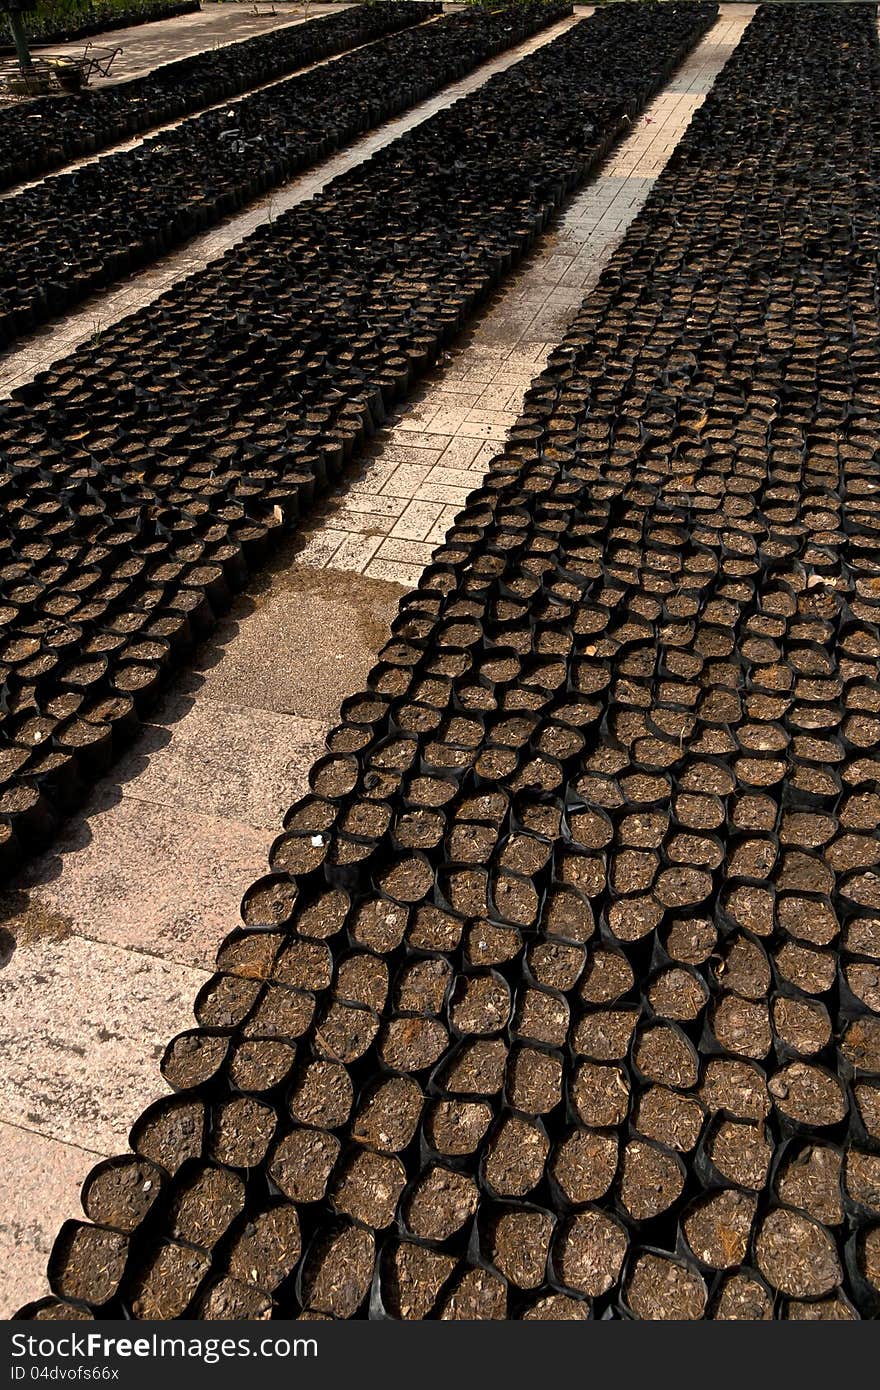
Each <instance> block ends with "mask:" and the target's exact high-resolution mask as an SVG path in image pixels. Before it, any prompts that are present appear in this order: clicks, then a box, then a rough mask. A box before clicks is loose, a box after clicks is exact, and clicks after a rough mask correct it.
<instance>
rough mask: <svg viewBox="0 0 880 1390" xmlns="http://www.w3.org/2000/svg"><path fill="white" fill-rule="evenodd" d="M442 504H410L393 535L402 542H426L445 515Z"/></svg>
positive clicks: (392, 531) (399, 519)
mask: <svg viewBox="0 0 880 1390" xmlns="http://www.w3.org/2000/svg"><path fill="white" fill-rule="evenodd" d="M443 510H444V508H443V504H442V503H440V502H423V501H418V502H410V503H409V505H408V506H407V508H406V510H405V511H404V512H403V515H402V516H400V517H399V518H398V520H397V521H396V522H395V523H394V526H393V529H392V530H391V533H390V534H391V535H392V536H394V537H397V538H399V539H400V540H409V541H424V540H427V538H428V535H429V533H430V532H431V531H432V529H433V528H434V526H435V525H436V524H437V522H438V520H439V519H440V517H441V516H442V515H443Z"/></svg>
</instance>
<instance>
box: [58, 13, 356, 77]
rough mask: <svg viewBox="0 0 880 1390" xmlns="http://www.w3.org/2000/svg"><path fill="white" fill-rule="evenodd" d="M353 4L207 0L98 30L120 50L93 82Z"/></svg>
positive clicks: (98, 41)
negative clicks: (173, 13)
mask: <svg viewBox="0 0 880 1390" xmlns="http://www.w3.org/2000/svg"><path fill="white" fill-rule="evenodd" d="M352 3H354V0H352ZM257 8H258V9H259V8H260V7H259V6H257ZM349 8H350V4H349V3H346V4H339V5H337V4H314V5H311V4H309V5H307V4H301V3H294V4H291V3H287V0H277V3H276V4H275V10H276V13H275V15H272V14H271V13H270V9H271V6H264V7H263V8H262V9H261V10H260V13H259V14H254V12H253V9H247V8H246V7H245V6H244V5H241V6H239V5H229V4H212V3H209V4H206V5H205V7H204V9H202V10H200V11H196V12H195V13H194V14H186V15H180V16H178V18H177V19H158V20H154V21H153V23H152V24H135V25H132V26H131V28H129V29H108V30H106V31H105V32H104V33H101V34H94V35H93V36H92V43H93V44H94V45H95V47H96V48H121V49H122V53H121V54H120V55H119V57H118V58H117V59H116V60H115V62H114V64H113V67H112V68H111V70H110V77H109V78H108V79H106V80H102V79H99V80H98V82H96V84H95V85H96V86H101V87H112V86H113V85H114V84H115V83H117V82H127V81H128V79H129V78H131V77H139V76H140V75H141V73H144V72H152V70H153V69H154V68H158V67H161V66H162V64H163V63H172V62H174V61H175V60H176V59H177V58H188V57H189V56H190V55H191V54H193V53H203V52H205V51H206V50H207V49H209V48H224V47H225V46H226V45H227V44H230V43H238V42H239V40H240V39H251V38H253V37H254V35H255V34H266V33H271V32H272V31H273V30H274V29H288V28H290V26H291V25H292V24H304V23H305V21H306V20H307V19H316V18H317V17H318V16H319V15H322V14H336V13H337V12H338V11H339V10H341V9H349ZM86 43H87V40H86V39H71V40H70V41H69V42H67V43H51V44H37V45H35V46H34V52H35V53H39V52H41V51H44V52H47V53H72V54H79V53H81V52H82V50H83V48H84V47H85V45H86Z"/></svg>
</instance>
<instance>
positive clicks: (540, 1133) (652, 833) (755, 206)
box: [31, 6, 880, 1319]
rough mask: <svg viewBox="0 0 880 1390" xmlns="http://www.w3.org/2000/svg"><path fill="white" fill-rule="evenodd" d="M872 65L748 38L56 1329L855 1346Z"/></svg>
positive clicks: (820, 12) (60, 1292) (870, 1292)
mask: <svg viewBox="0 0 880 1390" xmlns="http://www.w3.org/2000/svg"><path fill="white" fill-rule="evenodd" d="M876 45H877V41H876V31H875V28H874V16H873V14H870V13H868V12H867V11H866V10H865V9H863V8H861V7H856V6H853V7H837V6H833V7H832V6H822V7H818V6H817V7H806V6H805V7H789V6H785V7H779V8H775V7H773V8H769V9H763V10H761V11H760V12H759V14H758V16H757V18H756V19H755V21H754V22H753V23H752V25H751V26H750V27H749V29H748V31H747V33H746V35H745V38H744V40H743V42H742V43H741V45H740V47H739V49H738V50H737V52H736V53H735V55H734V57H733V59H732V60H731V62H730V63H729V64H728V66H727V67H726V69H725V70H724V72H723V73H722V75H721V78H720V80H719V81H718V83H717V84H716V87H715V89H714V91H713V92H712V93H711V94H710V95H709V97H708V99H707V101H706V103H705V105H704V106H703V108H702V109H701V111H700V112H699V113H698V114H697V116H696V117H695V119H694V121H693V123H692V125H691V127H690V129H689V131H688V133H687V134H686V136H685V138H684V140H683V142H682V144H681V145H680V147H679V149H678V151H677V153H676V154H675V156H674V157H673V160H672V162H671V165H670V166H669V167H668V168H667V170H666V171H665V172H664V174H663V175H662V176H661V178H660V180H659V181H658V184H657V186H656V189H655V190H654V192H653V193H652V195H651V197H650V198H649V200H648V203H647V205H646V207H645V209H644V211H643V212H642V214H641V215H640V216H639V217H638V218H637V219H636V221H635V222H634V224H633V225H632V227H631V229H630V231H629V233H628V235H627V237H626V239H625V241H624V243H623V244H622V246H621V248H620V249H619V250H618V252H617V253H616V254H615V256H614V257H613V258H612V261H611V263H610V265H609V268H608V269H607V270H606V272H605V273H604V275H603V276H602V278H601V281H600V283H599V286H598V288H597V290H596V292H595V293H594V294H593V295H592V296H591V297H590V298H589V300H588V301H587V302H586V304H585V305H584V307H583V310H582V312H581V314H580V316H579V318H578V319H577V320H576V322H575V324H574V326H573V327H572V329H571V330H570V332H569V334H568V335H567V337H566V339H565V341H564V343H563V345H562V346H561V348H560V349H558V350H557V351H556V352H555V353H554V354H553V355H552V357H551V364H550V366H549V367H548V369H547V371H546V372H545V373H544V375H543V376H542V377H541V378H540V379H539V380H538V381H537V382H536V383H535V385H534V387H533V389H532V390H531V391H530V392H529V394H528V396H527V399H526V404H525V408H524V413H523V416H522V418H521V419H520V421H519V422H518V424H517V426H516V428H515V429H514V430H513V432H512V435H511V439H510V443H509V445H508V447H507V449H506V450H505V452H504V454H503V455H502V456H501V457H500V458H499V459H497V460H496V461H495V463H494V465H493V467H492V469H491V471H490V474H489V477H488V480H487V482H486V484H485V486H484V487H483V488H482V489H481V490H480V491H479V492H478V493H476V494H474V495H473V496H472V498H471V500H470V502H469V505H468V507H467V508H466V510H465V511H464V512H463V513H462V514H461V515H460V517H459V518H458V519H457V522H456V524H455V526H454V527H453V529H452V531H451V532H450V534H449V536H448V538H447V542H446V544H445V545H444V546H443V547H442V548H441V549H440V550H439V551H438V552H437V553H436V555H435V558H434V562H433V564H432V565H431V566H430V567H429V570H428V571H427V573H426V575H425V577H424V579H423V581H422V583H421V585H420V587H419V588H418V590H417V591H416V592H415V593H414V594H413V595H411V596H410V598H409V599H408V600H406V601H405V602H404V603H403V605H402V607H401V610H400V613H399V617H398V619H397V621H396V624H395V631H394V636H393V638H392V640H391V641H390V642H389V644H388V645H387V647H386V648H385V650H384V651H383V652H382V654H381V658H380V661H379V664H378V665H377V666H376V668H375V669H374V671H373V672H372V674H371V676H370V678H369V680H368V687H369V688H368V689H367V690H366V691H365V692H364V693H363V694H361V695H359V696H356V697H354V698H353V699H350V700H348V701H347V702H346V704H345V705H344V707H343V711H342V717H341V722H340V724H339V725H338V727H336V728H335V729H334V730H333V731H332V732H331V734H330V736H329V739H328V754H327V756H326V757H324V758H323V759H321V760H320V761H319V762H318V763H317V764H316V765H315V767H314V769H313V771H312V775H311V779H310V780H311V788H312V790H311V794H310V795H309V796H307V797H306V798H304V799H303V800H302V801H300V802H299V803H297V804H296V805H295V806H294V807H292V808H291V811H290V812H289V814H288V816H287V817H286V819H285V828H284V833H283V834H282V836H281V837H280V838H279V839H278V840H277V841H276V842H275V845H274V846H273V848H272V853H271V867H272V874H271V875H270V876H269V877H267V878H264V879H262V880H261V881H260V882H259V883H258V884H256V885H255V886H254V888H253V889H252V890H251V891H250V892H249V893H248V894H247V895H246V897H245V901H244V903H243V923H244V925H243V928H242V929H241V930H240V931H238V932H236V933H234V934H233V935H232V936H231V937H230V938H228V939H227V941H226V942H225V943H224V945H223V946H222V947H221V949H220V952H219V954H218V961H217V973H216V975H215V976H214V978H213V979H212V980H211V981H210V982H209V983H208V984H207V985H206V986H205V987H204V989H203V990H202V991H201V993H200V995H199V998H198V1000H197V1004H196V1019H197V1024H198V1026H197V1028H196V1029H195V1030H191V1031H189V1032H188V1033H186V1034H184V1035H181V1036H180V1037H179V1038H177V1039H175V1041H174V1042H173V1043H172V1044H171V1045H170V1047H169V1049H168V1051H167V1052H166V1054H165V1059H164V1063H163V1070H164V1075H165V1077H166V1079H167V1080H168V1081H169V1083H170V1084H171V1086H172V1087H173V1089H174V1091H175V1093H176V1094H174V1095H173V1096H171V1097H169V1098H166V1099H165V1100H162V1101H159V1102H158V1103H157V1104H156V1105H154V1106H153V1107H152V1108H151V1109H150V1110H149V1111H147V1112H146V1114H145V1115H144V1116H143V1117H142V1118H141V1120H139V1121H138V1123H137V1124H136V1125H135V1128H134V1130H133V1131H132V1146H133V1150H134V1157H129V1158H127V1159H117V1160H115V1165H116V1166H115V1167H112V1168H109V1167H108V1166H107V1165H106V1164H102V1165H101V1167H100V1168H99V1169H97V1170H96V1173H95V1175H93V1177H92V1179H90V1183H89V1184H88V1185H87V1192H86V1207H87V1211H88V1213H89V1215H90V1216H91V1219H92V1222H93V1223H95V1224H76V1223H69V1224H68V1225H67V1226H66V1227H65V1228H64V1229H63V1230H62V1232H61V1234H60V1236H59V1239H58V1242H57V1244H56V1247H55V1250H54V1253H53V1257H52V1263H51V1266H50V1275H51V1279H52V1286H53V1291H54V1299H53V1300H49V1301H48V1302H47V1303H45V1304H43V1305H40V1306H39V1307H38V1308H37V1309H36V1310H34V1309H31V1311H32V1312H33V1311H36V1312H37V1315H40V1314H41V1315H43V1316H57V1315H58V1314H59V1313H60V1311H62V1309H63V1308H64V1307H65V1306H67V1307H68V1310H69V1309H72V1308H73V1307H76V1308H77V1309H78V1310H80V1312H82V1313H84V1314H87V1315H88V1314H91V1315H96V1316H108V1315H109V1316H120V1315H124V1316H133V1317H136V1318H137V1317H141V1318H145V1317H155V1316H162V1317H176V1316H187V1317H218V1316H223V1315H226V1316H229V1315H232V1314H235V1315H238V1316H252V1317H256V1316H264V1315H266V1314H269V1313H274V1314H276V1315H278V1316H280V1317H290V1316H303V1317H307V1318H347V1317H359V1318H366V1317H370V1318H382V1317H391V1318H426V1317H430V1318H589V1317H611V1318H640V1319H642V1318H651V1319H654V1318H685V1319H693V1318H703V1317H717V1318H724V1319H728V1318H752V1319H754V1318H773V1317H781V1318H796V1319H816V1318H819V1319H822V1318H855V1317H860V1316H861V1317H872V1316H875V1315H876V1313H877V1311H878V1296H880V995H878V978H880V977H878V969H880V896H878V882H880V879H878V872H877V864H878V860H880V840H878V836H877V828H878V825H880V794H878V784H880V762H878V759H877V752H876V746H877V739H878V733H880V623H878V617H880V555H878V547H877V535H878V525H880V515H878V504H877V498H876V478H877V447H878V433H880V389H878V385H880V338H878V325H877V310H876V291H877V274H878V272H877V252H878V248H880V223H878V209H880V196H878V195H880V158H878V153H877V152H878V150H880V140H878V136H880V129H878V124H880V115H878V113H880V100H878V98H880V61H878V53H877V46H876ZM153 1172H155V1174H156V1182H155V1186H156V1188H157V1195H156V1196H155V1199H154V1200H151V1201H150V1203H149V1210H142V1207H143V1206H145V1205H146V1204H145V1201H144V1198H143V1196H142V1192H143V1190H144V1181H143V1179H144V1174H146V1173H153ZM152 1192H153V1186H151V1187H150V1194H152ZM102 1193H103V1194H105V1195H104V1196H103V1197H102ZM59 1302H60V1304H61V1307H59Z"/></svg>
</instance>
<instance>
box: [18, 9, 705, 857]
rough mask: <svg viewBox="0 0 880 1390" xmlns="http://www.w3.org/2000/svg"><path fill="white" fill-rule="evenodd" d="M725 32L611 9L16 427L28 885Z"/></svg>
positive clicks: (67, 378)
mask: <svg viewBox="0 0 880 1390" xmlns="http://www.w3.org/2000/svg"><path fill="white" fill-rule="evenodd" d="M714 13H715V7H714V5H682V6H677V5H670V4H663V5H656V6H651V5H631V6H627V5H622V6H609V7H607V8H603V9H602V10H601V11H600V12H598V13H597V14H596V15H595V16H594V17H593V18H591V19H589V20H587V21H585V22H583V23H580V24H577V25H575V26H574V27H573V28H572V29H571V30H570V31H569V32H567V33H566V34H565V35H563V36H561V37H560V38H558V39H557V40H554V41H553V42H551V43H550V44H549V45H548V46H547V47H546V48H545V49H544V50H542V51H540V52H539V53H536V54H534V55H532V56H531V57H530V58H528V59H526V60H525V61H523V62H521V63H520V64H518V65H516V66H515V67H514V68H512V69H510V70H509V71H508V72H507V73H505V74H502V75H499V76H497V77H495V78H493V79H492V80H491V81H490V83H489V84H488V85H487V86H486V87H484V88H483V89H481V90H480V91H479V92H478V93H476V94H474V95H472V96H471V97H469V98H467V99H466V100H462V101H460V102H458V103H456V104H455V105H454V106H452V107H451V108H449V109H447V110H444V111H443V112H441V113H440V114H438V115H437V116H435V117H434V118H432V119H431V120H430V121H428V122H426V123H425V124H423V125H420V126H419V127H418V128H416V129H414V130H413V131H411V132H409V133H407V134H406V135H405V136H403V137H401V138H400V139H398V140H397V141H395V142H394V143H393V144H392V145H389V146H388V147H387V148H386V149H385V150H383V151H382V152H381V153H380V154H378V155H376V156H375V157H374V158H372V159H371V160H370V161H369V162H367V163H366V164H364V165H361V166H359V167H358V168H357V169H355V170H353V171H351V172H350V173H349V174H347V175H345V176H344V177H342V178H340V179H338V180H336V181H335V182H334V183H333V184H331V185H330V186H329V187H328V189H327V190H326V191H325V192H324V193H323V194H322V195H321V196H320V197H318V198H315V199H313V200H312V201H310V202H308V203H305V204H302V205H300V206H299V207H297V208H296V209H295V210H293V211H291V212H290V213H289V214H287V215H285V216H284V217H281V218H279V219H277V220H276V221H275V222H273V223H271V224H266V225H264V227H262V228H261V229H260V230H259V231H258V232H257V233H256V234H255V235H254V236H252V237H251V238H249V239H248V240H247V241H245V242H243V243H242V244H241V245H239V246H238V247H236V248H235V249H234V250H233V251H231V252H229V253H228V254H227V255H226V256H225V257H223V258H222V259H221V260H219V261H216V262H214V263H213V264H212V265H210V266H208V267H207V268H206V269H205V270H204V271H202V272H200V273H199V274H198V275H196V276H193V277H191V278H190V279H188V280H186V281H184V282H182V283H181V284H180V285H178V286H176V287H175V288H174V289H173V290H171V291H170V292H169V293H168V294H166V295H165V296H163V297H162V298H161V299H159V300H157V301H155V302H154V303H153V304H151V305H149V306H148V307H147V308H145V309H143V310H142V311H141V312H140V313H138V314H137V315H135V316H133V317H131V318H128V319H126V320H123V321H122V322H120V323H119V324H118V325H116V326H115V327H113V328H111V329H110V330H108V332H107V333H106V335H105V336H104V337H103V339H102V341H101V342H100V343H98V344H91V345H89V346H86V347H83V348H82V349H80V350H79V351H78V352H77V353H75V354H74V355H73V356H72V357H70V358H68V359H67V360H66V361H64V362H62V363H59V364H56V366H55V367H54V368H53V369H52V370H51V371H49V372H47V373H42V374H40V375H39V376H38V377H37V378H36V379H35V381H34V383H33V384H31V385H30V386H27V387H22V388H21V389H20V390H19V391H17V392H16V393H15V396H16V399H14V400H13V401H12V402H7V403H5V405H4V406H2V407H0V455H2V460H3V474H2V478H0V504H2V508H3V523H2V531H0V620H2V625H3V636H2V640H0V676H2V681H3V696H2V703H0V740H2V742H0V850H2V858H3V868H4V870H6V869H8V867H9V865H10V864H14V863H15V862H16V860H17V859H19V858H20V856H21V853H22V851H26V850H29V849H31V847H33V846H35V845H39V844H40V843H44V842H45V840H46V838H47V837H48V836H49V835H50V834H51V833H52V830H53V827H54V825H55V824H56V823H57V820H58V819H59V817H61V816H63V815H64V814H65V813H66V812H67V811H69V810H70V808H71V807H72V806H74V805H75V804H76V803H77V801H78V800H79V799H80V798H81V796H82V792H83V788H84V787H86V786H88V784H90V783H91V782H92V781H94V780H95V778H96V777H98V776H100V775H101V774H102V773H103V772H104V771H106V769H107V767H108V766H109V764H110V762H111V760H112V758H113V757H114V756H115V755H116V753H117V752H118V751H119V749H120V747H121V746H122V745H123V744H124V743H125V741H126V740H127V739H128V738H129V737H130V736H131V734H132V732H133V731H134V729H135V728H136V727H137V723H138V719H139V718H140V716H141V715H142V714H143V712H144V711H145V710H146V709H147V708H148V707H149V704H150V702H151V701H152V700H153V699H154V698H155V696H156V693H157V691H158V690H159V688H160V687H161V685H162V683H163V681H164V680H165V678H166V677H167V675H168V673H169V672H170V671H172V670H173V669H174V668H175V667H177V666H179V665H180V664H181V662H183V661H185V660H186V657H187V655H188V653H189V651H190V650H191V646H192V643H193V641H194V640H197V639H198V638H199V637H200V636H202V635H204V633H205V632H206V630H207V629H208V627H209V626H210V624H211V622H212V621H213V617H214V616H215V615H216V614H217V613H218V612H221V611H222V610H223V608H224V606H225V605H226V604H227V603H228V602H229V598H230V593H231V591H232V590H234V589H235V588H237V587H239V586H240V585H241V584H242V583H243V582H244V581H245V578H246V575H247V572H248V569H249V568H252V567H253V566H255V565H258V564H259V563H260V562H261V559H262V557H263V556H264V554H265V552H266V550H267V548H268V547H269V546H270V545H271V544H272V543H273V541H274V540H275V538H276V537H277V536H278V535H279V534H280V531H281V530H282V528H283V527H284V526H286V525H290V524H293V523H294V522H295V521H296V518H297V515H298V512H299V510H300V509H301V508H304V507H308V506H309V504H310V502H311V500H312V498H313V496H314V495H315V493H316V491H320V490H321V489H323V488H325V487H326V486H327V484H328V482H329V483H332V482H333V480H335V479H336V478H337V477H338V476H339V474H340V472H341V470H342V468H343V466H344V463H345V461H346V459H347V458H349V457H350V456H351V455H352V453H353V452H354V451H355V450H356V449H357V448H358V447H359V446H360V444H361V443H362V442H363V440H364V439H365V437H366V436H367V435H368V434H370V433H371V432H372V431H373V430H374V428H375V426H376V425H377V424H379V423H380V422H381V421H382V419H383V418H384V415H385V411H386V409H387V408H388V407H389V406H390V405H391V403H392V402H393V401H394V400H395V399H397V398H398V397H400V396H402V395H405V394H406V392H407V391H408V389H409V388H410V386H411V384H412V383H414V382H415V381H416V380H417V379H418V378H419V376H420V375H421V374H422V373H423V372H424V371H425V370H426V368H427V367H428V366H429V365H430V364H431V363H432V362H433V361H434V360H435V359H436V357H437V355H438V353H439V352H440V350H441V347H442V345H443V344H444V343H446V342H447V341H448V340H449V339H450V338H451V337H452V335H453V334H454V333H455V331H456V329H457V328H458V327H459V325H460V323H462V322H463V321H464V320H465V319H466V318H467V316H468V314H469V313H470V312H471V310H472V309H473V308H474V307H475V306H476V305H477V304H478V303H479V302H480V301H481V300H482V299H483V298H484V297H485V295H486V294H487V293H488V291H489V290H490V289H491V288H492V287H493V286H494V285H495V284H497V283H498V282H499V281H500V280H501V279H502V278H503V277H504V275H505V274H506V273H507V272H508V271H509V270H510V268H511V266H512V265H513V264H514V263H515V262H517V261H518V260H519V258H520V257H521V256H522V254H523V253H524V251H525V250H526V249H527V248H528V246H529V245H530V243H531V242H532V241H533V239H534V238H535V237H536V236H537V235H538V234H539V233H540V231H541V229H542V227H543V226H544V225H545V223H546V221H547V220H548V218H550V217H551V216H552V215H553V212H554V210H555V209H556V208H557V207H558V206H559V205H560V204H561V203H563V202H564V201H565V199H566V198H567V197H568V196H569V195H570V193H571V192H572V191H573V189H574V188H575V187H576V186H577V184H578V183H579V182H580V181H581V180H582V179H583V178H585V177H587V176H588V175H589V173H590V171H591V170H592V169H593V168H594V167H595V165H596V163H597V161H598V160H599V159H600V157H601V155H602V153H603V152H604V151H605V149H606V148H607V147H608V145H609V144H610V143H611V142H612V141H613V139H614V138H615V136H617V134H618V133H619V132H620V131H622V130H624V129H626V128H627V125H628V123H629V121H630V119H631V118H632V117H633V116H634V115H635V114H636V113H637V112H638V111H639V110H640V109H641V107H642V106H643V105H644V102H645V101H646V100H647V98H648V96H649V95H650V93H651V91H652V90H653V89H654V88H656V87H657V86H658V85H659V84H661V83H662V81H663V80H664V78H665V76H666V75H667V74H668V73H669V72H670V71H671V70H672V68H673V67H674V66H675V64H676V63H677V62H678V60H679V58H680V57H681V56H682V54H683V53H684V52H685V51H686V50H687V49H688V48H689V47H691V46H692V45H693V44H694V43H695V42H696V41H697V39H698V37H699V35H700V34H701V33H702V32H703V31H704V29H705V28H706V27H707V26H708V25H709V24H710V23H711V21H712V18H713V15H714ZM436 27H437V28H438V29H439V27H440V26H439V25H438V26H436Z"/></svg>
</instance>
